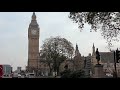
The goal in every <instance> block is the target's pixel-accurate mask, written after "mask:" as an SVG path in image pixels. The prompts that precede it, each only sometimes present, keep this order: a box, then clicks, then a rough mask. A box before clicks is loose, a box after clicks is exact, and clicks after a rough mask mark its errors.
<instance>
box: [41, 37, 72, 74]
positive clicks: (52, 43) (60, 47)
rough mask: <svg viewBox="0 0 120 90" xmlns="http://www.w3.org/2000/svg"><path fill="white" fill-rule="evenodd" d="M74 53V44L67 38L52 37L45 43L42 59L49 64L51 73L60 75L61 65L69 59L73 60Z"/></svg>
mask: <svg viewBox="0 0 120 90" xmlns="http://www.w3.org/2000/svg"><path fill="white" fill-rule="evenodd" d="M73 51H74V48H73V45H72V43H71V42H69V41H68V40H66V39H65V38H61V37H59V36H57V37H50V38H48V39H46V40H45V41H44V43H43V45H42V50H41V54H40V57H41V58H42V59H44V60H45V61H46V62H47V64H48V66H49V68H50V73H51V72H52V70H54V71H57V73H58V74H59V66H60V64H61V63H62V62H63V61H64V60H66V59H67V58H72V55H73Z"/></svg>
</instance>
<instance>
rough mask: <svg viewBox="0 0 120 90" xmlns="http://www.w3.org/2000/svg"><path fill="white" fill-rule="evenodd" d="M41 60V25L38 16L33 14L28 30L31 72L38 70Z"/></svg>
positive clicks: (29, 67)
mask: <svg viewBox="0 0 120 90" xmlns="http://www.w3.org/2000/svg"><path fill="white" fill-rule="evenodd" d="M38 59H39V25H38V23H37V20H36V15H35V13H33V15H32V20H31V23H30V25H29V28H28V67H27V69H28V70H29V71H33V70H36V69H37V68H38Z"/></svg>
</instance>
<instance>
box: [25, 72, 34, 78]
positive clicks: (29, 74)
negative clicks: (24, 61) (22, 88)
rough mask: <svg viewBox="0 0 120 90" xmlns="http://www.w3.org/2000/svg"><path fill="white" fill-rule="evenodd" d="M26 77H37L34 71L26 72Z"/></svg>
mask: <svg viewBox="0 0 120 90" xmlns="http://www.w3.org/2000/svg"><path fill="white" fill-rule="evenodd" d="M26 78H35V74H34V73H28V74H26Z"/></svg>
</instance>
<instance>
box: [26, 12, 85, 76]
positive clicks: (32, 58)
mask: <svg viewBox="0 0 120 90" xmlns="http://www.w3.org/2000/svg"><path fill="white" fill-rule="evenodd" d="M36 18H37V17H36V15H35V13H34V12H33V15H32V17H31V22H30V24H29V28H28V65H27V71H29V72H34V71H35V72H38V71H39V74H40V75H43V76H48V74H49V72H50V67H52V65H53V63H51V65H50V67H49V66H48V64H47V61H46V60H44V58H42V57H41V56H40V50H39V35H40V28H39V25H38V23H37V19H36ZM83 58H84V57H82V56H81V54H80V52H79V50H78V45H77V44H76V49H75V56H74V58H73V59H67V60H64V62H62V63H61V65H60V68H59V69H60V70H59V71H60V72H62V71H63V70H64V67H65V65H68V68H69V69H70V70H72V71H75V70H80V69H83V68H84V59H83ZM52 72H53V70H52Z"/></svg>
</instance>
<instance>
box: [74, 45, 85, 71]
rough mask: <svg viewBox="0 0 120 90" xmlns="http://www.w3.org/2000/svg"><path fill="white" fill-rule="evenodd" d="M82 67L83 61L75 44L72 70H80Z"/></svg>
mask: <svg viewBox="0 0 120 90" xmlns="http://www.w3.org/2000/svg"><path fill="white" fill-rule="evenodd" d="M83 67H84V61H83V60H82V58H81V54H80V52H79V50H78V45H77V44H76V50H75V57H74V70H81V69H83Z"/></svg>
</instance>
